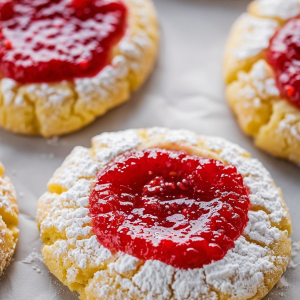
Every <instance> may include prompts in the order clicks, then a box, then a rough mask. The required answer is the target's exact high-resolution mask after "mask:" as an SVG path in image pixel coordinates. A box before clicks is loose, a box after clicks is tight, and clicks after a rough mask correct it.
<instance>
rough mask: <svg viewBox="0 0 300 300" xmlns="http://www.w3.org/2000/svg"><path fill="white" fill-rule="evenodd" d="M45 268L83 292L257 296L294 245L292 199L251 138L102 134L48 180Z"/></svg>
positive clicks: (165, 298)
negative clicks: (253, 151) (251, 148)
mask: <svg viewBox="0 0 300 300" xmlns="http://www.w3.org/2000/svg"><path fill="white" fill-rule="evenodd" d="M37 223H38V228H39V230H40V236H41V239H42V241H43V243H44V246H43V248H42V254H43V258H44V262H45V264H46V265H47V267H48V268H49V270H50V271H51V272H52V273H53V274H54V275H55V276H56V277H57V278H58V279H59V280H60V281H61V282H62V283H63V284H65V285H67V286H68V287H69V288H70V290H72V291H77V292H78V293H79V295H80V299H88V300H91V299H103V300H104V299H105V300H108V299H111V300H119V299H135V300H136V299H149V300H150V299H153V300H154V299H155V300H156V299H160V300H169V299H176V300H183V299H184V300H195V299H214V300H217V299H262V298H263V297H264V296H265V295H266V294H267V293H268V292H269V291H270V290H271V289H272V287H273V286H274V285H275V283H276V282H277V281H278V280H279V278H280V276H281V275H282V273H283V272H284V271H285V269H286V267H287V264H288V261H289V258H290V254H291V241H290V238H289V235H290V233H291V222H290V216H289V213H288V210H287V208H286V205H285V203H284V200H283V198H282V195H281V191H280V189H279V188H278V187H276V185H275V183H274V181H273V179H272V177H271V176H270V174H269V172H268V171H267V170H266V169H265V168H264V167H263V165H262V164H261V163H260V162H259V161H258V160H257V159H253V158H251V157H250V155H249V153H247V152H246V151H245V150H244V149H242V148H240V147H239V146H237V145H235V144H232V143H230V142H228V141H226V140H223V139H221V138H216V137H209V136H201V135H200V136H199V135H197V134H195V133H193V132H190V131H186V130H169V129H166V128H150V129H137V130H126V131H122V132H115V133H103V134H101V135H99V136H96V137H94V138H93V139H92V147H91V148H90V149H86V148H83V147H76V148H75V149H74V150H73V151H72V153H71V154H70V155H69V156H68V157H67V158H66V160H65V161H64V163H63V164H62V166H61V167H60V168H58V170H57V171H56V172H55V174H54V175H53V177H52V178H51V179H50V181H49V183H48V191H47V192H46V193H45V194H44V195H43V196H42V197H41V199H40V201H39V204H38V210H37Z"/></svg>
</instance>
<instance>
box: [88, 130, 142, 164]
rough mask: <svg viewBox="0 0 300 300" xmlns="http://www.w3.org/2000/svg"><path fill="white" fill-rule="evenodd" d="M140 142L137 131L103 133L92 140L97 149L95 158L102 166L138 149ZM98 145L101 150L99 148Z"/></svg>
mask: <svg viewBox="0 0 300 300" xmlns="http://www.w3.org/2000/svg"><path fill="white" fill-rule="evenodd" d="M140 142H141V140H140V138H139V136H138V134H137V132H136V131H135V130H126V131H120V132H114V133H103V134H100V135H98V136H95V137H94V138H93V139H92V143H93V145H95V147H96V149H95V152H96V155H95V157H96V159H97V161H98V162H99V163H101V164H107V163H108V162H109V161H110V160H112V159H113V158H115V157H116V156H117V155H119V154H120V153H123V152H125V151H128V150H131V149H134V148H136V147H137V146H138V145H139V144H140ZM98 145H100V146H101V148H98ZM103 146H104V147H103Z"/></svg>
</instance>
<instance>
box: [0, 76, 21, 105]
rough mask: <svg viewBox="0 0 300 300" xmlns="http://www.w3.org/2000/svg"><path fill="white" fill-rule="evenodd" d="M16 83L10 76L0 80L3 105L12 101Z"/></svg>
mask: <svg viewBox="0 0 300 300" xmlns="http://www.w3.org/2000/svg"><path fill="white" fill-rule="evenodd" d="M17 85H18V84H17V82H15V81H14V80H12V79H10V78H3V79H2V80H1V92H2V95H3V100H4V104H5V105H9V104H10V103H11V102H12V101H13V99H14V97H15V88H16V87H17Z"/></svg>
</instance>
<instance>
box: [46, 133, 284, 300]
mask: <svg viewBox="0 0 300 300" xmlns="http://www.w3.org/2000/svg"><path fill="white" fill-rule="evenodd" d="M145 133H146V134H145V135H143V134H139V133H138V131H137V130H127V131H124V132H117V133H104V134H101V135H99V136H97V137H95V138H94V139H93V150H94V154H95V158H94V159H96V160H97V163H95V162H94V163H95V165H96V166H98V167H97V170H98V168H100V167H101V166H103V165H105V164H106V163H108V162H109V161H110V160H111V159H113V158H114V157H115V156H117V155H119V154H120V153H122V152H124V151H127V150H131V149H134V148H136V147H138V146H141V147H143V143H147V142H148V141H149V140H150V141H151V140H153V141H156V142H158V137H159V141H161V140H165V141H169V142H172V143H173V142H184V143H188V144H190V145H191V146H196V145H198V146H199V145H203V144H204V147H205V148H206V149H209V150H211V151H214V152H216V153H218V154H219V155H220V157H221V158H222V159H224V161H226V162H227V163H228V164H233V165H235V166H236V167H237V169H238V171H239V172H240V173H241V174H242V175H243V177H244V181H245V184H246V185H247V186H248V187H249V188H250V200H251V203H252V205H253V207H263V208H264V211H262V210H258V211H250V212H249V222H248V224H247V227H246V229H245V231H244V236H241V237H240V238H239V239H238V240H237V241H236V242H235V247H234V248H233V249H231V250H229V251H228V252H227V254H226V256H225V257H224V258H223V259H221V260H219V261H216V262H212V263H211V264H209V265H205V266H204V267H203V268H199V269H193V270H182V269H178V268H174V267H172V266H169V265H166V264H164V263H162V262H160V261H151V260H149V261H146V262H143V261H140V260H139V259H137V258H135V257H133V256H130V255H128V254H124V253H116V254H114V255H113V254H112V253H111V252H110V251H109V250H108V249H106V248H104V247H103V246H102V245H101V244H100V243H99V242H98V240H97V238H96V236H95V235H94V234H93V231H92V226H91V219H90V217H89V216H88V211H89V209H88V206H89V200H88V198H89V194H90V191H91V188H92V185H93V178H94V176H95V175H91V174H95V173H92V172H88V174H90V175H91V178H88V179H84V178H82V177H81V176H79V175H78V176H77V175H76V176H77V177H76V176H75V177H74V179H73V180H72V182H74V184H73V183H72V184H70V186H71V187H70V188H69V190H68V191H66V192H63V193H62V194H60V195H57V194H51V193H48V194H46V196H44V198H43V199H44V200H43V201H44V202H45V203H47V205H50V204H51V208H50V209H49V213H48V215H47V216H46V217H44V218H43V220H42V222H41V234H42V235H43V234H44V233H45V232H47V230H48V229H49V228H56V230H57V234H60V236H61V237H63V238H62V239H58V240H57V241H56V242H54V243H53V244H52V245H51V246H46V247H50V248H51V249H53V253H54V257H55V258H56V259H60V260H62V261H68V262H69V267H68V268H67V275H66V276H67V279H66V280H67V281H68V283H72V282H74V283H75V282H76V276H77V274H78V273H79V272H81V274H83V273H84V270H87V269H89V270H90V269H91V268H93V270H94V273H93V274H94V275H93V278H92V279H91V278H87V281H88V279H91V280H90V281H89V284H88V286H87V287H86V292H89V293H91V294H93V295H96V296H97V297H102V298H104V299H111V300H124V299H136V298H138V297H144V298H145V299H148V300H169V299H173V298H172V297H176V299H181V300H188V299H201V300H217V299H218V295H217V293H216V291H217V292H221V293H223V294H226V295H230V297H231V298H232V299H237V298H238V297H240V298H241V297H244V298H245V299H248V298H251V297H254V296H255V295H256V293H257V291H258V289H259V288H260V287H261V284H262V283H263V282H264V276H265V275H266V274H270V273H272V272H273V271H274V270H275V268H276V266H275V264H274V259H273V257H272V253H271V250H270V249H269V248H268V245H271V244H273V243H274V242H276V241H280V236H281V231H280V230H279V229H277V228H276V227H272V226H271V223H270V221H273V222H278V223H279V222H280V221H281V220H282V218H284V217H285V216H286V212H285V210H284V208H283V206H282V204H281V198H280V195H279V192H278V190H277V188H276V187H275V186H274V185H273V182H272V178H271V176H270V174H269V173H268V172H267V170H266V169H265V168H264V167H263V166H262V165H261V163H259V162H258V161H257V160H255V159H252V158H249V156H248V154H247V152H246V151H245V150H244V149H242V148H241V147H239V146H237V145H234V144H232V143H230V142H227V141H226V140H223V139H220V138H213V137H204V136H197V135H195V134H194V133H192V132H189V131H184V130H169V129H166V128H155V129H149V130H147V131H146V132H145ZM143 136H145V139H144V138H143ZM199 147H203V146H199ZM86 151H87V152H85V151H83V149H80V151H79V153H81V154H80V155H79V157H82V155H83V154H82V153H88V154H89V156H87V158H86V159H83V160H81V162H80V163H79V160H78V159H76V161H77V162H78V164H77V163H76V164H74V165H76V166H77V167H78V169H80V170H81V171H80V173H79V174H82V172H84V170H83V169H82V166H81V164H86V162H87V160H91V161H90V163H91V165H93V164H92V162H93V158H92V157H91V156H90V152H89V151H88V150H86ZM67 160H68V159H67ZM86 165H87V166H89V164H86ZM64 168H69V164H67V163H66V164H65V167H64ZM64 168H62V169H61V170H60V172H62V173H63V172H65V171H64ZM69 170H71V169H70V168H69ZM68 172H69V171H68ZM93 172H96V169H95V170H94V171H93ZM58 175H59V172H58ZM58 175H56V176H58ZM246 237H247V239H246ZM250 240H251V241H254V242H255V243H252V242H250ZM276 259H279V260H281V261H287V260H288V258H287V257H280V256H277V258H276ZM82 271H83V272H82ZM87 273H88V272H87ZM128 274H131V275H130V276H129V275H128ZM127 276H128V277H127ZM112 295H113V296H112Z"/></svg>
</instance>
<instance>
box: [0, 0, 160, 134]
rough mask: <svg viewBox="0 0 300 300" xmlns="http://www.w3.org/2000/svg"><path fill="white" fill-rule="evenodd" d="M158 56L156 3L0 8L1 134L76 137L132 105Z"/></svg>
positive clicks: (26, 1)
mask: <svg viewBox="0 0 300 300" xmlns="http://www.w3.org/2000/svg"><path fill="white" fill-rule="evenodd" d="M157 48H158V25H157V18H156V13H155V9H154V7H153V4H152V2H151V0H47V1H45V0H35V1H32V0H2V1H1V3H0V74H1V79H0V126H1V127H3V128H5V129H7V130H10V131H13V132H16V133H22V134H32V135H33V134H34V135H36V134H39V135H42V136H45V137H50V136H56V135H63V134H67V133H70V132H73V131H76V130H79V129H80V128H82V127H84V126H86V125H87V124H89V123H91V122H92V121H93V120H95V118H97V117H98V116H100V115H103V114H105V113H106V112H107V111H108V110H109V109H111V108H113V107H115V106H117V105H119V104H121V103H123V102H125V101H126V100H128V99H129V97H130V94H131V92H132V91H134V90H136V89H137V88H138V87H139V86H140V85H141V84H142V83H143V82H144V81H145V79H146V78H147V76H148V75H149V73H150V71H151V70H152V68H153V65H154V62H155V58H156V55H157Z"/></svg>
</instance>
